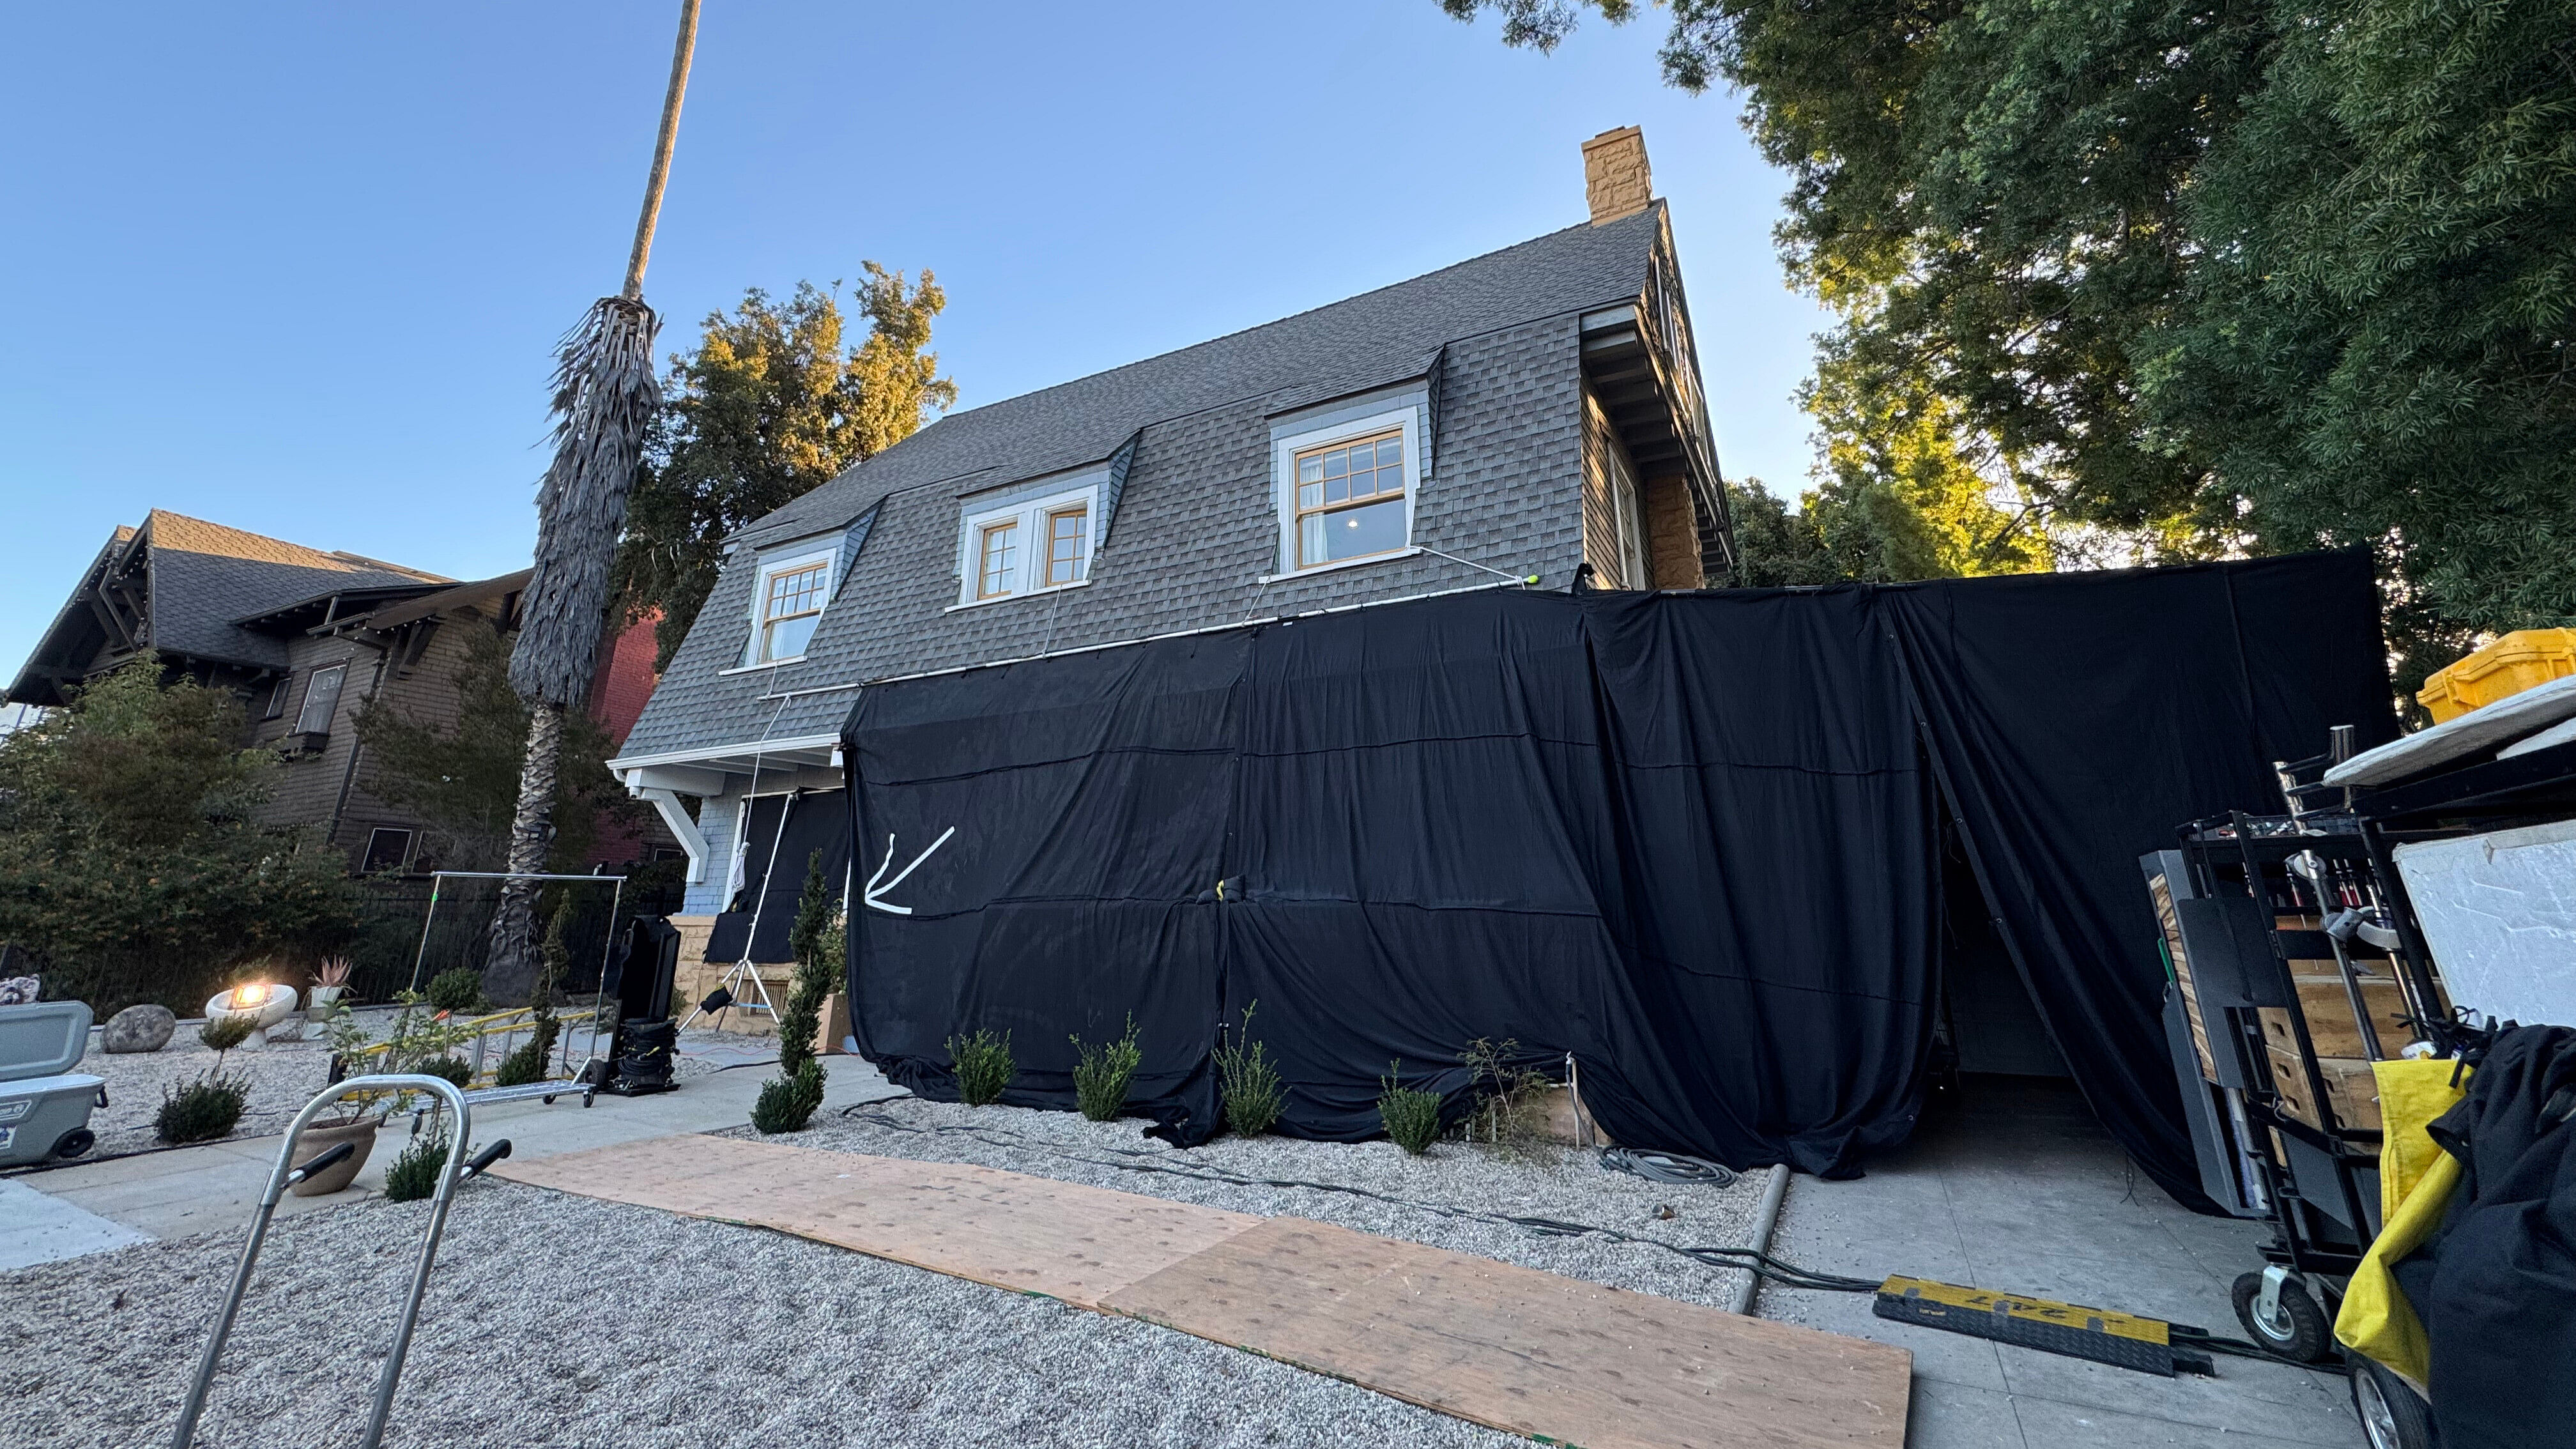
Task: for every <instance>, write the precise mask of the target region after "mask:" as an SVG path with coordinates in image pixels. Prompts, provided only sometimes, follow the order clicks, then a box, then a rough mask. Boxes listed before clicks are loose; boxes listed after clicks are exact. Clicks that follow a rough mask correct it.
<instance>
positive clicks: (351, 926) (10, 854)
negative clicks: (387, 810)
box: [0, 655, 357, 1015]
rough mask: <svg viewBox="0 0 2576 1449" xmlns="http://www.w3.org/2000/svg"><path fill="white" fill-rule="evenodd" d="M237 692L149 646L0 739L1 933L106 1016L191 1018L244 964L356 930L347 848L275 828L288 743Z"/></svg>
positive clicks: (57, 993) (49, 989) (311, 949)
mask: <svg viewBox="0 0 2576 1449" xmlns="http://www.w3.org/2000/svg"><path fill="white" fill-rule="evenodd" d="M245 733H246V730H245V720H244V717H243V712H242V706H241V703H240V702H239V701H238V700H236V699H234V698H233V697H232V696H231V695H230V694H228V693H226V692H224V691H221V690H213V689H206V688H203V687H201V686H199V685H197V684H196V683H194V682H193V681H190V680H187V679H180V680H178V681H177V682H175V683H166V684H165V683H164V682H163V681H162V678H161V666H160V665H159V663H158V662H157V661H156V660H155V659H154V658H153V657H152V656H150V655H145V656H142V657H139V658H137V659H135V660H134V661H132V662H130V663H128V664H126V665H125V666H124V667H122V668H120V669H118V670H116V671H115V672H114V673H112V674H108V675H106V676H103V677H101V678H99V679H96V680H93V681H91V682H90V683H89V684H88V685H86V686H85V687H83V688H82V689H81V690H80V692H79V693H78V694H76V695H74V696H73V698H72V701H71V703H70V704H69V705H67V706H65V707H63V708H60V709H53V710H48V711H46V712H45V713H44V714H43V715H42V716H41V717H39V718H38V719H37V720H36V721H35V722H34V723H32V724H29V725H27V726H26V727H24V728H22V729H18V730H15V731H12V732H11V733H9V734H8V735H6V736H0V941H8V942H11V943H14V944H16V945H18V946H20V947H23V948H25V949H26V950H27V951H29V952H30V953H31V954H33V955H34V956H35V957H36V958H37V959H38V960H39V962H40V963H42V965H43V968H44V975H45V979H46V987H45V990H46V994H47V995H48V996H49V997H53V998H55V999H58V1000H59V999H65V998H73V999H81V1000H86V1001H88V1002H89V1003H90V1005H91V1008H92V1009H93V1010H95V1011H97V1012H98V1013H100V1014H101V1015H105V1014H107V1013H109V1012H113V1011H116V1010H118V1009H120V1008H122V1007H124V1006H127V1005H130V1004H132V1003H133V1002H136V1001H159V1002H161V1003H163V1004H164V1005H167V1006H169V1007H171V1008H172V1009H173V1010H176V1011H179V1012H181V1013H182V1014H183V1015H186V1014H193V1013H194V1012H195V1010H196V1009H197V1007H198V1005H199V1003H201V1002H203V1001H204V1000H205V998H206V996H207V995H208V994H210V993H211V992H212V991H214V990H216V989H218V988H219V987H220V986H221V984H222V982H223V980H224V979H225V977H226V976H227V974H228V973H229V972H230V971H231V970H232V969H233V968H234V967H236V966H238V965H241V964H243V963H246V962H249V961H253V960H256V959H258V958H259V957H261V956H264V955H268V954H271V953H274V952H282V951H284V952H298V953H305V954H312V953H318V952H320V951H322V950H326V949H329V948H331V947H334V946H336V945H338V944H340V943H342V942H343V941H345V940H346V939H347V938H348V937H349V936H350V935H351V934H352V933H353V932H354V931H355V930H356V927H357V903H356V898H355V896H354V894H353V893H352V891H351V888H350V886H349V883H348V881H347V879H346V875H347V869H348V862H347V861H346V860H345V859H344V858H343V857H342V856H341V855H340V853H339V852H337V851H335V850H331V849H328V848H326V847H323V846H321V845H320V844H318V843H314V842H307V841H305V840H304V839H303V837H302V836H301V835H300V833H299V832H296V831H293V830H281V829H272V828H268V827H264V826H262V825H261V824H259V823H258V820H257V818H256V812H257V810H258V808H259V806H260V805H261V804H262V802H264V801H265V800H266V799H267V798H268V794H269V789H270V786H271V784H272V782H273V779H274V774H275V771H276V769H277V757H276V756H275V755H274V754H272V753H270V752H268V751H266V750H257V749H244V748H242V747H241V740H242V738H243V736H244V735H245Z"/></svg>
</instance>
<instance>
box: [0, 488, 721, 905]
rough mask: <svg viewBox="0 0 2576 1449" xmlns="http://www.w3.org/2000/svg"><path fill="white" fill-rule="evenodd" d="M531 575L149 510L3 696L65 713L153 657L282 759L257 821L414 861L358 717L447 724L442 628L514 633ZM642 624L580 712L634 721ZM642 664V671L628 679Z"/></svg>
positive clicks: (459, 654)
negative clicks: (243, 711)
mask: <svg viewBox="0 0 2576 1449" xmlns="http://www.w3.org/2000/svg"><path fill="white" fill-rule="evenodd" d="M527 577H528V575H527V573H526V571H525V570H522V571H520V572H518V573H515V574H504V575H502V576H501V577H499V578H495V579H484V580H482V581H480V582H476V583H458V582H456V581H455V580H453V579H448V578H442V577H440V576H439V575H437V574H432V573H425V572H423V571H421V570H419V569H412V568H405V567H403V566H402V565H400V564H391V563H386V562H384V561H382V560H380V559H371V558H365V557H361V556H360V555H357V554H353V553H336V552H335V553H325V552H323V551H322V550H320V549H314V548H307V547H305V546H303V545H302V544H295V543H288V542H286V541H284V540H282V539H275V538H269V537H266V536H265V535H262V534H256V533H249V532H246V531H244V530H242V529H238V528H226V527H224V526H223V525H221V524H216V523H208V522H205V521H204V520H202V519H196V518H190V517H187V516H186V515H184V514H178V513H171V512H168V511H166V510H163V509H157V508H156V509H154V510H153V511H152V513H151V514H150V516H148V517H147V518H145V519H144V521H143V524H142V526H141V527H139V528H119V529H117V530H116V534H115V536H114V537H113V538H111V539H110V540H109V541H108V543H107V546H106V547H104V548H102V549H100V550H99V553H98V557H97V558H96V559H95V560H93V561H92V562H91V564H90V566H89V568H88V569H87V571H85V572H84V573H83V574H82V575H81V578H80V582H79V584H78V585H77V586H76V587H75V588H74V589H73V590H72V594H71V597H70V599H69V600H67V601H66V602H65V603H64V605H63V608H62V610H61V612H60V613H58V614H56V615H55V616H54V621H53V624H52V626H51V627H50V628H48V629H47V630H46V631H45V635H44V638H43V639H42V640H41V641H40V642H39V643H38V644H37V646H36V651H35V653H34V654H33V655H32V656H30V657H29V658H28V660H27V663H26V665H25V667H24V668H22V669H20V670H19V671H18V677H17V679H16V681H15V682H14V683H12V684H11V685H10V686H9V692H8V696H7V698H8V701H9V702H10V703H14V704H29V705H38V706H50V705H59V704H61V703H63V702H64V700H65V698H66V693H65V691H66V690H69V689H74V688H77V686H78V685H79V683H80V681H82V680H83V679H86V678H89V677H91V676H93V675H97V674H100V673H104V672H106V671H108V670H111V669H114V668H116V667H117V666H118V665H120V664H123V663H125V662H126V661H127V660H129V659H131V658H133V657H134V655H135V654H136V653H138V652H140V651H142V650H146V649H149V650H151V651H153V652H154V653H155V654H157V655H158V656H159V657H160V660H161V663H162V666H163V667H164V668H165V669H166V670H168V671H169V672H171V673H172V674H181V675H186V676H187V677H189V678H192V679H194V680H196V681H197V682H198V683H200V684H203V685H206V686H208V687H211V688H219V689H228V690H230V691H232V692H233V693H234V694H235V695H236V696H238V697H239V698H240V699H241V700H242V701H243V703H244V704H245V705H247V706H248V708H249V714H250V731H249V736H248V738H246V739H245V740H244V741H243V743H245V744H255V745H263V746H267V747H269V748H271V749H274V750H276V751H277V752H278V756H279V758H280V760H281V761H282V765H281V769H280V771H279V776H278V779H277V782H276V787H275V793H274V794H273V795H272V796H271V798H270V800H269V803H268V805H267V806H266V807H265V809H264V811H263V814H264V816H265V818H266V819H267V821H268V822H269V823H272V824H278V825H302V826H308V827H311V828H313V829H314V830H315V831H316V832H317V833H318V834H319V835H320V837H321V838H322V839H323V840H326V841H328V842H329V843H330V844H332V845H333V846H335V847H337V848H339V849H341V850H343V851H345V852H347V854H348V856H349V864H350V868H351V869H352V870H353V871H358V872H361V873H369V874H372V873H375V872H379V871H402V870H408V869H412V868H415V867H425V866H426V865H428V864H431V863H433V862H430V861H428V860H426V859H425V858H424V857H423V855H422V845H423V843H424V830H423V823H422V822H421V821H420V820H418V819H417V818H415V817H413V816H410V815H408V814H405V813H404V812H403V811H401V810H399V809H396V808H395V807H393V806H391V805H388V804H386V803H385V802H383V801H381V800H378V799H377V798H375V796H373V795H372V794H370V793H369V791H368V783H369V771H368V769H367V765H366V759H365V753H366V752H365V751H364V750H363V749H362V748H360V746H359V743H358V732H357V727H356V724H355V717H356V714H357V711H358V709H359V707H360V706H362V705H363V704H365V703H366V702H367V701H368V700H370V699H379V698H381V699H383V700H385V701H387V702H388V703H389V704H393V705H395V706H397V707H399V708H400V709H401V710H402V711H403V712H404V713H405V714H406V715H408V716H410V717H411V718H413V719H417V720H436V721H442V722H443V721H446V720H449V719H452V718H453V717H454V714H455V710H456V692H457V691H456V683H455V676H456V673H457V669H458V667H459V666H460V665H461V664H462V663H463V661H464V658H465V649H466V638H467V636H466V634H465V632H464V631H463V629H461V628H459V627H454V626H458V625H463V624H466V623H468V622H469V621H470V622H473V623H475V624H477V625H479V626H489V627H501V628H507V627H510V626H511V625H512V624H513V623H514V622H515V614H516V610H517V608H518V601H519V591H520V590H521V588H523V587H524V586H525V585H526V583H527ZM637 630H640V631H641V635H640V650H641V652H640V654H639V653H638V650H637V648H636V647H635V645H636V642H637V641H636V640H635V639H631V638H626V637H621V638H619V639H616V640H611V641H608V642H609V649H608V651H607V653H606V654H605V655H604V656H603V664H604V665H605V666H606V667H604V669H603V671H602V679H601V682H600V685H599V687H598V688H597V689H596V690H595V691H594V696H595V697H594V700H593V709H592V714H593V715H594V717H598V718H601V719H602V722H603V723H605V724H608V725H609V726H610V728H611V729H612V731H614V730H615V729H616V728H617V727H618V726H620V725H626V724H631V723H632V722H633V720H634V713H633V712H634V709H635V708H636V702H637V701H639V700H640V698H641V697H642V695H643V694H644V693H645V692H647V691H649V689H650V688H651V679H652V673H651V671H652V658H653V650H652V627H651V625H650V624H649V623H646V624H642V625H638V626H636V628H635V629H630V630H628V631H627V634H628V635H634V634H636V632H637ZM639 661H640V668H641V670H642V675H641V677H640V678H636V677H631V676H634V675H635V674H636V671H637V668H638V667H639ZM600 844H601V846H602V848H603V850H606V851H611V852H614V851H624V852H626V853H627V854H628V855H634V854H637V853H638V852H639V851H640V852H646V854H643V855H642V856H641V858H646V859H649V858H651V857H650V855H649V852H650V851H651V850H652V849H653V848H654V847H655V846H656V845H657V844H658V845H659V846H660V847H661V848H662V849H665V850H668V849H672V848H673V847H672V845H671V842H670V841H669V840H668V839H667V838H664V837H662V835H661V833H660V832H659V831H655V832H653V839H651V840H647V841H630V840H626V839H623V838H619V839H613V840H607V839H604V840H602V841H601V842H600ZM624 859H625V856H623V855H621V856H618V857H617V858H616V859H614V860H608V859H607V857H606V856H603V860H607V863H610V864H619V863H622V862H623V860H624Z"/></svg>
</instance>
